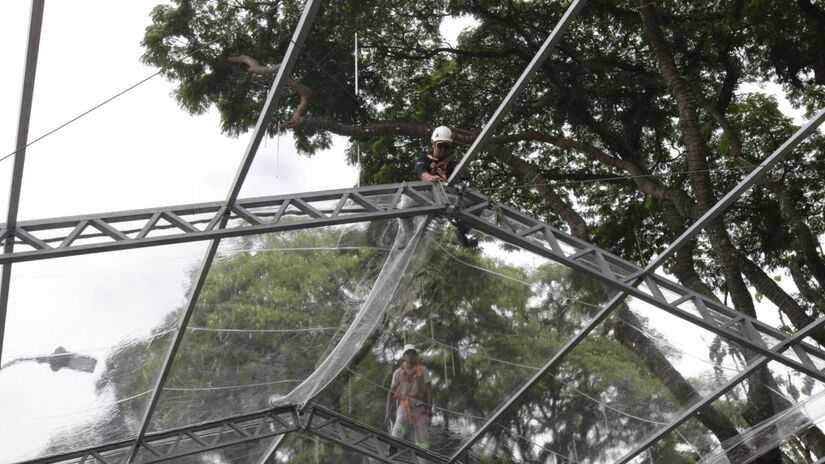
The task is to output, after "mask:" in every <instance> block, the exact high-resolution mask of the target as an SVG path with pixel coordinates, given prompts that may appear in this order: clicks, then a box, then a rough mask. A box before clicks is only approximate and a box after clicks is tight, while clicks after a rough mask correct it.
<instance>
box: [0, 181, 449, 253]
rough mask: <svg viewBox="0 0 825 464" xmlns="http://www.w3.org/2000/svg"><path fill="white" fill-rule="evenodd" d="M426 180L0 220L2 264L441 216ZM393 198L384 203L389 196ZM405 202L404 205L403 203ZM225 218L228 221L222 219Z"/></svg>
mask: <svg viewBox="0 0 825 464" xmlns="http://www.w3.org/2000/svg"><path fill="white" fill-rule="evenodd" d="M437 187H438V186H437V185H434V184H433V183H431V182H413V183H408V184H391V185H379V186H371V187H361V188H354V189H342V190H330V191H323V192H310V193H301V194H297V195H276V196H267V197H258V198H247V199H240V200H237V201H235V202H234V203H233V204H232V206H231V207H228V208H227V207H226V204H225V203H223V202H209V203H197V204H189V205H177V206H168V207H160V208H150V209H139V210H130V211H120V212H112V213H104V214H92V215H85V216H71V217H62V218H53V219H45V220H34V221H21V222H19V223H18V224H17V227H16V228H13V229H10V228H8V227H7V226H6V224H0V239H3V238H6V239H8V240H11V239H14V240H15V243H16V245H17V251H14V252H5V253H2V254H0V265H5V264H9V263H16V262H24V261H34V260H40V259H48V258H57V257H62V256H76V255H84V254H89V253H100V252H106V251H116V250H127V249H132V248H142V247H150V246H157V245H170V244H175V243H186V242H194V241H201V240H212V239H221V238H229V237H238V236H245V235H257V234H262V233H270V232H278V231H284V230H295V229H304V228H311V227H322V226H330V225H337V224H347V223H355V222H365V221H375V220H380V219H391V218H396V217H411V216H416V215H422V214H424V215H429V214H440V213H443V212H444V211H445V209H446V208H447V207H448V206H449V205H448V204H447V203H446V201H445V200H442V199H441V198H440V197H439V196H438V192H437ZM388 199H389V200H390V201H387V200H388ZM402 199H404V200H405V203H404V204H405V207H404V208H403V209H402V208H401V206H400V204H401V200H402ZM224 217H228V222H227V224H226V225H224V224H222V223H221V220H222V219H223V218H224Z"/></svg>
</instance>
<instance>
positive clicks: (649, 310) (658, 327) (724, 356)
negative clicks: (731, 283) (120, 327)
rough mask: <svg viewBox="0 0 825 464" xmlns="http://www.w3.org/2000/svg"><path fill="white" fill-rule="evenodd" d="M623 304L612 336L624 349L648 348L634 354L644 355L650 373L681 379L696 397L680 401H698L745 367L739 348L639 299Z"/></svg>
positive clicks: (742, 352)
mask: <svg viewBox="0 0 825 464" xmlns="http://www.w3.org/2000/svg"><path fill="white" fill-rule="evenodd" d="M625 301H626V303H627V305H626V306H627V309H626V310H625V309H619V310H618V311H617V312H616V315H617V318H618V319H619V320H620V322H621V323H620V325H618V326H617V329H618V330H617V332H616V334H617V335H618V336H620V337H621V338H622V340H624V341H625V342H624V343H625V344H626V345H628V346H631V344H633V345H632V346H637V347H641V346H646V347H649V348H650V349H649V350H642V349H638V350H636V352H637V353H640V354H646V355H647V357H643V358H641V359H643V360H644V362H645V363H646V364H647V366H648V368H649V369H650V370H651V372H657V371H658V372H659V373H660V377H669V376H674V375H678V376H679V377H681V378H682V379H684V380H685V381H686V382H687V384H689V386H690V388H691V389H693V390H694V391H695V395H698V396H694V397H693V398H690V399H688V398H689V397H690V396H691V395H693V394H688V395H685V399H684V400H683V401H688V402H690V403H693V402H695V401H698V400H699V398H700V397H704V396H706V395H708V394H710V393H712V392H713V391H714V390H715V389H716V388H717V387H718V386H719V385H722V384H723V383H725V382H726V381H727V380H728V379H730V378H733V377H735V376H736V375H737V374H738V373H739V372H741V371H742V370H743V369H744V368H745V365H746V363H745V361H744V359H743V357H742V356H743V354H744V350H743V348H742V347H741V346H740V345H738V344H736V343H731V342H729V341H728V340H726V339H725V338H723V337H721V336H719V335H717V334H715V333H713V332H710V331H708V330H705V329H703V328H701V327H699V326H696V325H693V324H690V323H688V322H685V321H684V320H682V319H680V318H678V317H676V316H674V315H672V314H670V313H668V312H665V311H663V310H661V309H659V308H657V307H654V306H653V305H650V304H648V303H645V302H644V301H641V300H639V299H636V298H632V297H628V298H627V299H626V300H625ZM675 327H678V330H674V328H675ZM686 387H687V385H686Z"/></svg>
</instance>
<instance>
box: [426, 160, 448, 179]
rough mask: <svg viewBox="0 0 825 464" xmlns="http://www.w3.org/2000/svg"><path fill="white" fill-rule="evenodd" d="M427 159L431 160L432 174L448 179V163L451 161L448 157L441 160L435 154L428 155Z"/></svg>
mask: <svg viewBox="0 0 825 464" xmlns="http://www.w3.org/2000/svg"><path fill="white" fill-rule="evenodd" d="M427 159H429V160H430V174H434V175H436V176H439V177H441V178H442V179H444V180H447V165H448V164H449V162H450V161H449V160H448V159H447V158H444V159H442V160H440V159H438V158H436V157H435V156H433V155H427Z"/></svg>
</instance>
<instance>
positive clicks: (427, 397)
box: [424, 382, 433, 417]
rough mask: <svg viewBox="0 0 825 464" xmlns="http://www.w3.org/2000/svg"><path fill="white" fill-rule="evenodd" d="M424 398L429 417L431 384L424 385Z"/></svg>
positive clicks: (431, 413)
mask: <svg viewBox="0 0 825 464" xmlns="http://www.w3.org/2000/svg"><path fill="white" fill-rule="evenodd" d="M424 391H425V392H424V398H425V401H427V409H428V410H429V412H430V417H432V415H433V384H432V383H431V382H427V383H426V384H425V385H424Z"/></svg>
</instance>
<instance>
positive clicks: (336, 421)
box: [304, 404, 447, 464]
mask: <svg viewBox="0 0 825 464" xmlns="http://www.w3.org/2000/svg"><path fill="white" fill-rule="evenodd" d="M307 414H308V419H307V420H306V423H305V425H304V431H306V432H308V433H310V434H312V435H316V436H318V437H321V438H323V439H325V440H329V441H332V442H335V443H338V444H340V445H343V446H344V447H347V448H350V449H353V450H356V451H358V452H360V453H362V454H364V455H366V456H369V457H371V458H373V459H377V460H379V461H381V462H386V463H403V464H416V463H417V462H418V460H417V458H422V459H425V460H428V461H429V462H432V463H446V462H447V459H446V458H445V457H444V456H441V455H438V454H436V453H433V452H431V451H428V450H425V449H423V448H420V447H418V446H416V445H414V444H412V443H409V442H406V441H402V440H399V439H397V438H395V437H392V436H390V435H389V434H387V433H386V432H384V431H382V430H378V429H376V428H373V427H370V426H368V425H364V424H360V423H358V422H356V421H353V420H352V419H350V418H348V417H347V416H345V415H343V414H339V413H337V412H335V411H332V410H330V409H327V408H324V407H322V406H319V405H317V404H313V405H312V406H311V407H310V408H309V410H308V412H307ZM391 448H394V450H392V451H391Z"/></svg>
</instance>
